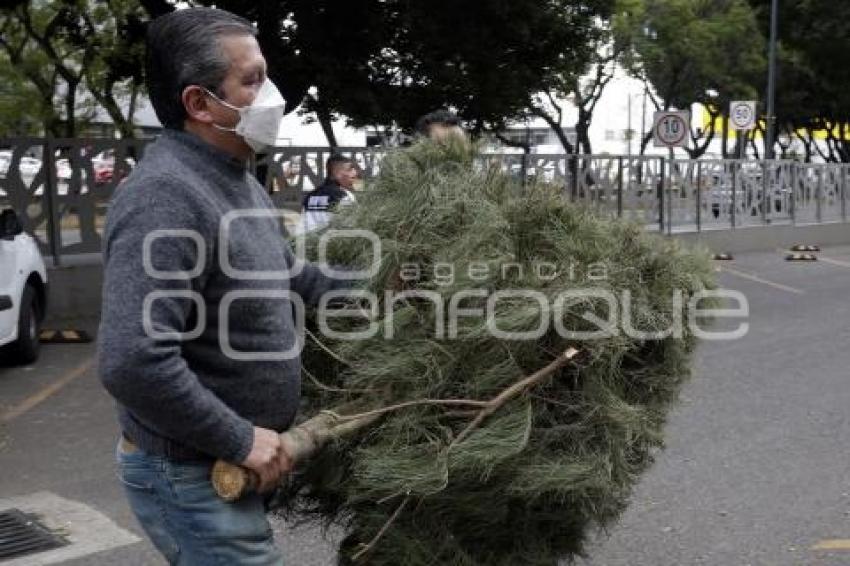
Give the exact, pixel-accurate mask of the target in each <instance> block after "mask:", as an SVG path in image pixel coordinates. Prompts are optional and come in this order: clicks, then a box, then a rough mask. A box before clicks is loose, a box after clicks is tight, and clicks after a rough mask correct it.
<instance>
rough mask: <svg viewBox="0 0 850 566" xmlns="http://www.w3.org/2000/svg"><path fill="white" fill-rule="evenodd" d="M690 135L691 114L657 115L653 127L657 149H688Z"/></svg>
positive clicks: (662, 113) (668, 113) (665, 113)
mask: <svg viewBox="0 0 850 566" xmlns="http://www.w3.org/2000/svg"><path fill="white" fill-rule="evenodd" d="M690 133H691V113H690V112H667V111H665V112H656V113H655V119H654V121H653V127H652V138H653V139H654V140H655V147H687V146H688V138H689V134H690Z"/></svg>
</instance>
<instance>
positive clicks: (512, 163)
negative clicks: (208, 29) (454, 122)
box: [0, 138, 850, 264]
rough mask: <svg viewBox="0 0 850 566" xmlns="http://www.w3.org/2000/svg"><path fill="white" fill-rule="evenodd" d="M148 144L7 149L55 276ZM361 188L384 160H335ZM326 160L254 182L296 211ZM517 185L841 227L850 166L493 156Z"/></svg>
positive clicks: (278, 159) (310, 151)
mask: <svg viewBox="0 0 850 566" xmlns="http://www.w3.org/2000/svg"><path fill="white" fill-rule="evenodd" d="M147 143H149V142H148V141H147V140H106V139H73V140H66V139H45V138H9V139H0V208H3V207H6V206H11V207H13V208H15V209H16V210H17V211H18V213H19V215H20V216H21V220H22V222H23V224H24V227H25V229H26V230H27V231H28V232H30V233H32V234H34V235H35V236H36V237H37V238H38V240H39V242H40V244H41V246H42V250H43V252H44V253H45V254H46V255H49V256H52V258H53V261H54V263H55V264H59V263H60V262H61V260H62V258H63V257H65V256H69V255H74V254H92V253H99V252H100V249H101V235H102V233H103V226H104V221H105V216H106V210H107V207H108V204H109V200H110V198H111V197H112V194H113V192H114V190H115V188H116V187H117V186H118V185H119V184H120V183H121V182H122V180H123V179H124V178H125V177H126V175H127V174H128V173H129V171H130V170H131V169H132V167H133V166H134V165H135V163H136V162H137V161H138V160H139V159H140V158H141V157H142V155H143V153H144V149H145V146H146V145H147ZM334 152H337V153H342V154H344V155H348V156H350V157H352V158H353V159H354V161H355V162H356V163H357V165H358V167H359V168H360V169H361V171H362V173H363V175H364V177H365V178H366V179H369V178H371V177H374V176H375V175H377V174H378V172H379V171H380V163H381V159H382V157H383V156H384V155H385V154H386V152H385V151H380V150H374V149H371V148H338V149H336V150H334ZM330 153H331V150H330V149H329V148H321V147H279V148H275V149H274V150H273V151H271V152H269V153H268V154H266V155H263V156H262V157H261V158H260V159H259V160H258V161H257V162H256V163H255V164H253V167H254V170H255V172H256V174H257V176H258V178H260V179H261V180H262V181H263V182H264V184H265V186H266V189H267V190H268V191H269V193H270V195H271V196H272V200H273V201H274V202H275V204H276V205H277V206H279V207H281V208H288V209H290V210H293V211H297V210H298V209H299V208H300V203H301V198H302V195H303V193H304V191H307V190H310V189H312V188H313V187H315V186H317V185H318V184H319V183H320V182H321V180H322V179H323V178H324V173H325V172H324V163H325V160H326V159H327V157H329V155H330ZM480 159H481V164H482V166H485V165H486V166H488V167H492V166H498V167H500V168H501V169H502V170H503V171H505V172H506V173H508V174H511V175H515V176H517V177H520V178H539V179H543V180H545V181H548V182H552V183H556V184H558V185H560V186H562V187H563V189H564V193H565V195H566V196H568V197H569V198H571V199H573V200H575V201H577V202H581V203H584V204H585V205H587V206H590V207H592V208H594V209H595V210H597V211H598V212H599V213H600V214H603V215H608V216H614V217H619V218H626V219H630V220H633V221H637V222H640V223H643V224H645V225H646V226H647V229H649V230H653V231H658V232H662V233H675V232H693V231H703V230H712V229H733V228H737V227H745V226H763V225H770V224H783V223H784V224H810V223H825V222H846V220H847V208H848V206H847V201H848V198H850V195H848V175H850V166H848V165H837V164H823V165H813V164H801V163H797V162H792V161H737V160H698V161H695V160H669V159H665V158H663V157H640V156H631V157H627V156H596V155H594V156H567V155H539V154H532V155H522V154H516V153H504V154H486V155H482V156H481V158H480Z"/></svg>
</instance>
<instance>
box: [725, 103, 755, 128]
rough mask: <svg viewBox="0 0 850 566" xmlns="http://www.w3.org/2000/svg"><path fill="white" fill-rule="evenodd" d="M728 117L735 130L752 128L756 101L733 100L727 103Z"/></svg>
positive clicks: (753, 126)
mask: <svg viewBox="0 0 850 566" xmlns="http://www.w3.org/2000/svg"><path fill="white" fill-rule="evenodd" d="M729 119H730V120H731V122H732V128H733V129H735V130H752V129H753V128H755V127H756V102H755V101H754V100H747V101H741V100H738V101H735V102H733V103H731V104H730V105H729Z"/></svg>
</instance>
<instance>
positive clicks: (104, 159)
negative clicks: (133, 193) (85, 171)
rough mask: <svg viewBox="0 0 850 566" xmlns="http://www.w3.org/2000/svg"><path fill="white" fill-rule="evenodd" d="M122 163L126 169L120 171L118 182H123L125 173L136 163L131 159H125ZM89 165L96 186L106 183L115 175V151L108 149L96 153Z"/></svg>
mask: <svg viewBox="0 0 850 566" xmlns="http://www.w3.org/2000/svg"><path fill="white" fill-rule="evenodd" d="M124 163H125V164H126V166H127V167H126V168H125V169H122V170H121V171H120V173H119V174H120V177H119V180H123V178H124V177H125V176H126V175H127V171H128V170H132V169H133V167H135V166H136V161H135V160H134V159H133V158H132V157H127V158H125V159H124ZM91 164H92V170H93V171H94V182H95V183H96V184H98V185H101V184H103V183H108V182H109V181H111V180H112V177H113V175H114V173H115V151H114V150H111V149H108V150H106V151H102V152H100V153H98V154H97V155H95V156H94V157H92V159H91Z"/></svg>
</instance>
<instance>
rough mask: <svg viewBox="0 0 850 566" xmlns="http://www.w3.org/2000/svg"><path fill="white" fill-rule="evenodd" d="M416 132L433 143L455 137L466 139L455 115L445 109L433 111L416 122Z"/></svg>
mask: <svg viewBox="0 0 850 566" xmlns="http://www.w3.org/2000/svg"><path fill="white" fill-rule="evenodd" d="M416 131H417V133H419V134H420V135H422V136H425V137H427V138H430V139H431V140H433V141H437V142H438V141H443V140H445V139H448V138H450V137H451V136H456V137H459V138H461V139H466V132H465V131H464V130H463V128H462V127H461V124H460V118H458V117H457V114H455V113H453V112H450V111H448V110H445V109H440V110H435V111H433V112H429V113H428V114H425V115H424V116H422V117H421V118H419V120H417V121H416Z"/></svg>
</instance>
